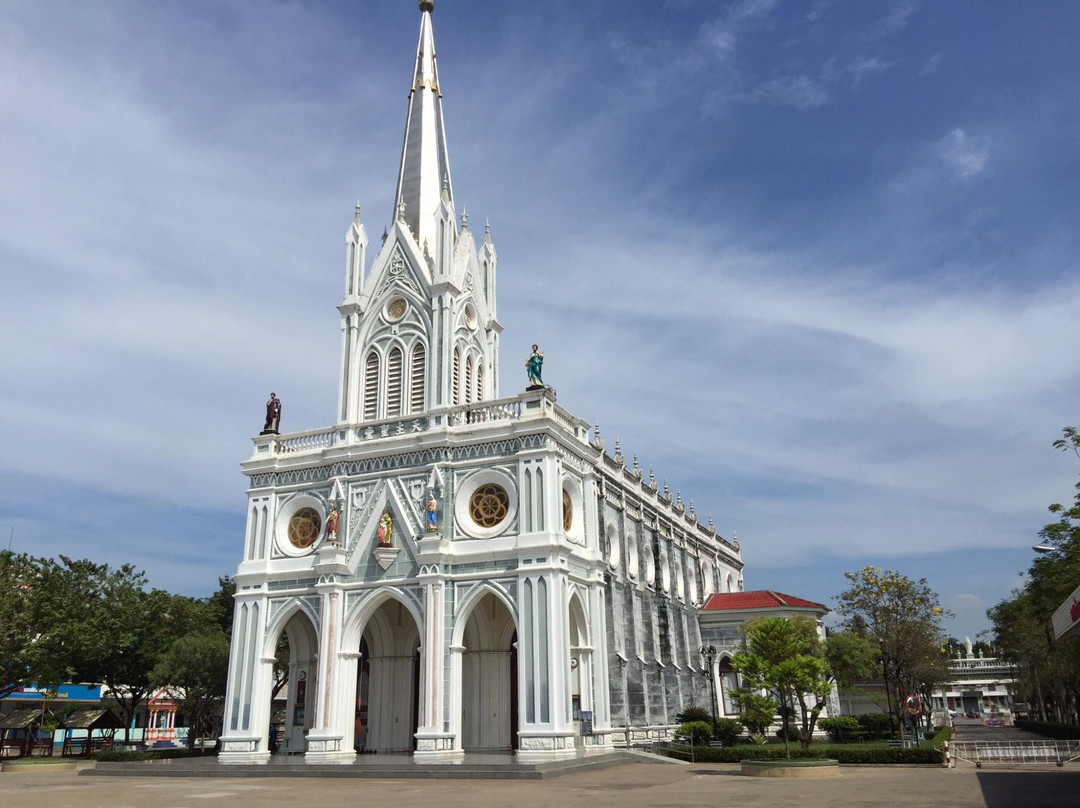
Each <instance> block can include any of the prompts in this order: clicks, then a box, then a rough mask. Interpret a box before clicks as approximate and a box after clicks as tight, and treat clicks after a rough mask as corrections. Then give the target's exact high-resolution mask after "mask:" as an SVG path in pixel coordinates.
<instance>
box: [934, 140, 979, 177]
mask: <svg viewBox="0 0 1080 808" xmlns="http://www.w3.org/2000/svg"><path fill="white" fill-rule="evenodd" d="M937 153H938V155H939V156H940V157H941V159H942V160H943V161H944V162H945V164H946V165H948V166H949V167H950V168H951V169H952V170H953V172H954V173H955V174H956V176H957V177H960V178H961V179H967V178H968V177H973V176H975V175H976V174H980V173H982V172H983V171H984V170H985V169H986V163H987V161H988V160H989V159H990V146H989V145H988V144H987V143H986V141H985V140H983V139H981V138H972V137H970V136H969V135H968V134H967V133H966V132H965V131H964V130H963V129H960V128H956V129H953V130H952V131H951V132H949V134H947V135H946V136H945V137H943V138H942V139H941V140H939V141H938V142H937Z"/></svg>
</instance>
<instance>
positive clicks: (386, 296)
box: [219, 0, 742, 763]
mask: <svg viewBox="0 0 1080 808" xmlns="http://www.w3.org/2000/svg"><path fill="white" fill-rule="evenodd" d="M433 8H434V3H433V2H432V1H431V0H421V2H420V10H421V21H420V37H419V44H418V46H417V53H416V63H415V69H414V72H413V75H412V77H411V81H412V86H411V90H410V95H409V109H408V117H407V120H406V129H405V141H404V147H403V151H402V156H401V165H400V168H399V172H398V183H397V198H396V205H395V208H394V215H393V218H394V221H393V223H392V224H391V226H390V227H389V228H388V231H387V233H386V235H385V236H384V238H383V241H382V245H381V248H380V249H379V250H378V253H377V255H375V257H374V260H373V261H371V263H370V266H369V265H368V254H367V251H368V244H369V241H368V236H367V233H366V232H365V228H364V225H363V223H362V222H361V219H360V215H359V210H358V211H357V214H356V217H355V219H354V220H353V223H352V225H351V226H350V228H349V230H348V233H347V234H346V245H347V246H346V272H345V297H344V300H343V301H342V303H341V305H340V306H339V307H338V311H339V312H340V316H341V366H340V392H339V395H338V401H337V403H336V405H335V410H336V418H337V423H336V424H334V425H332V426H329V427H327V428H325V429H318V430H313V431H307V432H299V433H293V434H278V433H277V430H276V424H275V423H273V419H272V418H269V419H268V424H267V427H268V428H267V430H266V431H265V432H264V433H263V434H262V435H260V436H258V437H256V438H255V439H254V454H253V455H252V457H251V458H250V459H249V460H247V461H246V462H245V463H244V464H243V470H244V474H245V475H247V477H248V478H249V480H250V487H249V489H248V506H247V509H248V515H247V527H246V532H245V541H244V555H243V560H242V561H241V563H240V565H239V568H238V571H237V573H236V584H237V592H236V614H235V622H234V626H235V628H234V630H233V637H232V649H231V655H230V662H229V683H228V691H227V696H226V704H225V712H224V730H223V735H222V737H221V741H220V747H219V748H220V760H221V761H222V762H225V763H260V762H265V761H267V760H268V759H269V758H270V756H271V750H270V745H269V724H270V719H271V698H272V695H273V694H272V692H271V691H272V689H273V665H274V660H275V649H276V647H277V645H278V642H279V638H280V637H281V635H282V633H283V632H284V634H285V635H286V637H287V638H288V644H289V649H290V661H289V670H288V697H287V705H286V720H285V729H284V732H283V734H282V735H281V736H280V737H279V738H278V744H279V749H280V751H281V752H287V753H293V754H303V755H304V756H305V758H306V760H307V761H310V762H343V761H349V760H352V759H353V758H354V756H355V755H356V754H357V753H358V751H378V752H381V753H387V752H397V753H405V754H411V755H412V756H413V757H414V758H415V759H416V760H418V761H431V762H453V761H458V760H462V759H463V757H464V755H465V753H467V752H474V751H482V752H495V751H499V752H508V753H509V752H514V753H516V755H517V756H518V758H519V759H521V760H530V761H537V760H539V761H542V760H553V759H558V758H562V757H567V756H572V755H575V754H582V753H595V752H602V751H607V750H609V749H611V748H612V747H613V746H614V745H617V744H623V743H626V742H629V741H630V740H631V736H632V737H633V738H638V737H646V736H648V735H649V733H650V732H653V731H656V730H658V729H662V728H666V727H670V726H671V725H672V724H673V723H674V720H675V718H674V717H675V714H676V713H677V712H678V711H679V710H680V709H681V708H682V707H684V706H686V705H687V704H690V703H696V704H701V705H705V704H708V703H709V701H710V698H712V699H714V700H715V699H716V689H714V687H715V686H716V685H718V684H720V685H722V684H723V680H722V678H721V677H722V675H723V672H722V671H723V669H722V668H721V665H722V663H723V658H722V656H721V658H719V659H713V658H709V659H708V661H705V660H704V659H703V658H702V656H701V654H700V653H699V649H700V648H701V646H702V644H703V643H708V642H711V641H713V640H712V639H711V638H710V636H709V632H708V631H704V632H703V628H702V622H701V619H700V618H701V617H702V615H703V614H706V613H705V612H703V611H702V607H703V605H704V604H705V601H706V599H707V598H708V597H709V596H710V595H711V594H713V593H726V592H739V591H740V590H741V589H742V561H741V558H740V553H739V547H738V544H737V542H734V541H729V540H725V539H723V538H722V537H721V536H719V535H718V534H717V532H716V530H715V528H713V526H712V524H711V521H712V520H711V519H710V520H709V522H710V524H709V525H708V526H705V525H702V524H700V523H699V521H698V517H697V515H696V514H695V513H694V510H693V507H692V506H691V507H690V509H689V510H688V509H687V508H686V507H685V506H684V505H683V503H682V499H681V497H679V496H676V497H674V498H673V497H672V496H671V494H670V493H669V492H668V490H667V486H666V485H665V486H663V488H660V487H659V486H657V484H656V481H655V479H654V477H653V475H652V473H651V472H650V473H649V474H648V475H645V474H643V473H642V470H641V469H640V468H639V467H638V464H637V461H636V459H635V460H634V462H633V463H632V465H631V467H630V468H627V467H626V463H625V459H624V457H623V455H622V453H621V452H620V450H619V447H618V444H616V447H615V452H614V456H612V455H609V454H608V453H607V452H606V451H605V447H604V443H603V441H602V440H601V439H600V437H599V435H598V434H595V432H591V430H590V428H589V425H588V423H587V422H586V421H583V420H581V419H579V418H576V417H575V416H573V415H572V414H570V413H569V412H567V411H566V410H564V409H562V408H561V407H560V406H559V405H558V403H557V402H556V400H555V396H554V394H553V392H552V391H551V390H550V388H545V387H544V386H543V385H541V384H531V385H529V386H528V389H526V390H525V391H524V392H522V393H515V394H513V395H510V396H507V397H500V392H499V364H498V360H499V355H498V353H499V334H500V332H501V331H502V326H501V325H500V323H499V320H498V317H497V309H496V295H495V290H496V270H497V267H498V254H497V252H496V250H495V247H494V245H493V244H492V241H491V237H490V232H485V233H484V234H483V235H482V236H481V237H480V238H477V237H476V236H474V234H473V232H472V231H471V230H470V229H469V223H468V216H467V215H466V214H464V213H462V215H461V216H460V218H459V216H458V213H457V210H456V208H455V203H454V187H453V184H452V182H451V179H450V165H449V160H448V153H447V145H446V132H445V129H444V124H443V114H442V87H441V84H440V81H439V73H438V69H437V64H436V58H435V47H434V39H433V35H432V21H431V14H432V11H433ZM515 365H516V362H515ZM516 367H518V368H520V365H516ZM517 372H518V373H521V376H520V378H521V380H522V388H525V387H526V385H525V381H526V377H525V374H524V373H522V372H521V371H520V370H518V371H517ZM513 386H514V387H515V388H516V387H517V383H516V381H515V383H514V385H513ZM268 410H269V407H268ZM706 628H707V627H706ZM706 666H711V667H712V670H707V669H706ZM728 670H730V668H728ZM710 675H711V676H712V677H713V681H712V682H711V683H710V680H709V677H710ZM720 689H721V690H722V687H721V688H720ZM715 703H716V702H715V701H714V704H715ZM718 706H719V711H720V712H723V704H720V705H718Z"/></svg>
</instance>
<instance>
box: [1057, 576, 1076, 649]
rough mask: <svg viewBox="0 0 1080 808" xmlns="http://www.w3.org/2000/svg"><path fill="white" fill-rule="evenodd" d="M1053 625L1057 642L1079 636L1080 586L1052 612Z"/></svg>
mask: <svg viewBox="0 0 1080 808" xmlns="http://www.w3.org/2000/svg"><path fill="white" fill-rule="evenodd" d="M1053 623H1054V636H1055V637H1056V638H1057V639H1059V640H1060V639H1061V638H1062V637H1076V636H1080V586H1078V587H1076V589H1074V590H1073V593H1072V594H1071V595H1069V597H1067V598H1065V602H1064V603H1062V604H1061V605H1060V606H1059V607H1058V610H1057V611H1056V612H1054V618H1053Z"/></svg>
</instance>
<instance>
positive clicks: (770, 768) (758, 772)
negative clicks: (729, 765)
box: [740, 760, 840, 777]
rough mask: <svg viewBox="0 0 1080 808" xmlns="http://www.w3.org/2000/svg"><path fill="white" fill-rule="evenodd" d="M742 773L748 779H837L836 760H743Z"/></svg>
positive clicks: (838, 773)
mask: <svg viewBox="0 0 1080 808" xmlns="http://www.w3.org/2000/svg"><path fill="white" fill-rule="evenodd" d="M740 766H741V767H742V773H743V774H745V775H747V776H748V777H839V776H840V763H839V761H836V760H744V761H742V762H741V763H740Z"/></svg>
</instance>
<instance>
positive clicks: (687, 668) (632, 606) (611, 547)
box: [598, 486, 740, 743]
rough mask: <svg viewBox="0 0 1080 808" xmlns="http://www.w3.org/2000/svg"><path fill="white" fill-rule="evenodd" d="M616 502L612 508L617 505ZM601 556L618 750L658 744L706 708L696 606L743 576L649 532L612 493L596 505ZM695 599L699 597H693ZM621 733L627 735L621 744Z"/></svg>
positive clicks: (706, 683) (706, 689)
mask: <svg viewBox="0 0 1080 808" xmlns="http://www.w3.org/2000/svg"><path fill="white" fill-rule="evenodd" d="M612 500H614V502H613V501H612ZM598 510H599V513H600V525H599V535H600V547H599V549H600V552H601V555H602V556H603V557H604V558H606V559H607V566H608V571H607V574H606V583H605V587H606V595H607V597H606V602H607V606H606V608H607V620H608V625H609V626H610V631H609V634H608V637H607V641H606V652H607V654H608V659H609V670H610V678H609V692H610V700H611V724H612V728H613V730H615V731H616V735H615V737H616V742H617V743H619V742H622V741H623V737H626V738H627V739H628V740H629V742H631V743H633V742H634V741H643V740H647V739H649V738H650V737H657V735H658V734H660V733H662V732H663V728H666V727H671V726H673V725H674V724H675V723H676V715H677V714H678V712H679V711H680V710H681V709H682V708H683V707H685V706H687V705H689V704H699V705H708V704H709V700H710V692H709V680H708V677H707V675H706V673H705V671H704V670H703V668H702V661H701V659H700V653H699V649H700V647H701V644H702V643H703V642H707V640H706V638H705V637H704V635H703V633H702V632H701V630H700V629H699V627H698V606H699V605H700V602H701V600H702V599H703V598H704V597H705V595H706V594H709V593H712V592H716V591H718V590H719V589H720V588H721V586H722V582H726V581H727V580H728V576H729V575H732V576H734V577H738V576H739V572H740V570H738V569H737V568H735V566H734V565H730V564H725V563H723V561H722V560H718V557H717V556H716V555H712V556H710V557H709V558H710V563H709V565H708V566H707V569H709V570H711V571H712V574H713V576H714V577H713V579H712V580H709V581H707V580H705V579H704V573H703V569H704V568H703V565H702V563H701V560H702V554H701V553H700V552H695V548H692V547H691V546H688V543H687V542H685V541H675V540H673V538H672V537H671V536H667V535H664V534H663V532H662V530H661V529H659V527H649V526H647V525H646V524H645V522H644V520H645V518H647V517H644V516H641V517H639V516H638V515H637V514H635V513H633V512H632V509H629V508H623V507H622V503H621V500H620V498H619V497H617V496H613V495H612V492H611V490H610V486H609V490H608V493H607V495H606V496H603V497H600V498H599V508H598ZM694 596H696V597H694ZM619 730H622V733H623V735H622V736H621V735H620V733H619Z"/></svg>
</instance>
